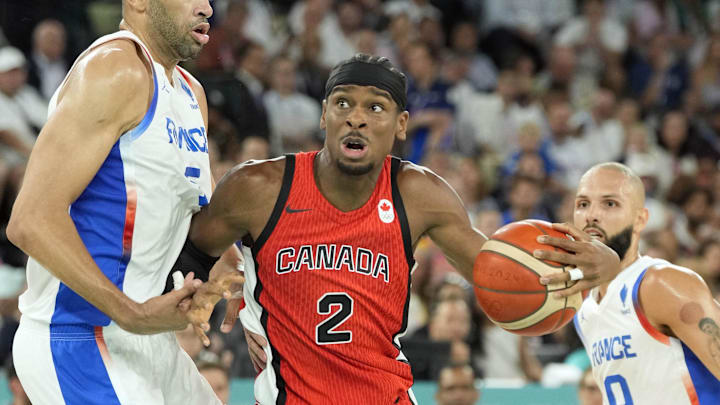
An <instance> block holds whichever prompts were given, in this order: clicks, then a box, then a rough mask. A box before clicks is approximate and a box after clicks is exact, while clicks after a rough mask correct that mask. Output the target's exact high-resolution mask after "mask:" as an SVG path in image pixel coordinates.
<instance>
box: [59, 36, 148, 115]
mask: <svg viewBox="0 0 720 405" xmlns="http://www.w3.org/2000/svg"><path fill="white" fill-rule="evenodd" d="M140 52H141V51H140V50H139V48H138V47H137V45H135V43H134V42H133V41H132V40H130V39H116V40H113V41H109V42H107V43H104V44H101V45H99V46H97V47H95V48H93V49H91V50H90V51H89V52H87V53H86V54H85V55H83V56H82V57H81V59H80V60H79V61H78V63H77V65H76V66H75V68H74V69H73V72H72V73H71V74H70V77H69V80H68V84H67V85H66V88H65V89H63V93H66V94H63V93H61V94H60V97H61V98H62V97H63V96H64V95H67V94H69V92H68V91H67V87H68V86H70V87H72V88H73V91H78V90H80V91H82V90H87V91H92V92H93V94H97V95H98V96H101V95H102V96H106V95H107V94H112V95H113V97H111V98H109V100H118V101H120V100H123V99H124V100H123V102H125V101H126V99H127V98H132V97H133V96H139V95H142V96H143V97H144V96H145V94H146V90H148V89H149V86H150V84H151V83H152V77H151V73H150V72H151V70H150V69H151V68H150V64H149V62H148V61H147V60H146V59H145V57H144V56H142V55H141V54H140ZM98 90H102V91H98ZM95 92H97V93H95Z"/></svg>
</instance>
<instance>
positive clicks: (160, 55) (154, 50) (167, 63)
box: [120, 20, 180, 83]
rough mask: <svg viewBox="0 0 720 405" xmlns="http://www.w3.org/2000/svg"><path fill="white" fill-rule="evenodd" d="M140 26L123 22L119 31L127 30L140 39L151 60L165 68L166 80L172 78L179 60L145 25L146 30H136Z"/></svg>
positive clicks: (158, 36) (159, 36) (160, 37)
mask: <svg viewBox="0 0 720 405" xmlns="http://www.w3.org/2000/svg"><path fill="white" fill-rule="evenodd" d="M146 24H147V23H146ZM140 25H141V24H140V23H134V24H132V25H131V24H129V23H128V22H127V21H126V20H123V21H122V22H121V23H120V29H124V30H128V31H130V32H132V33H133V34H135V35H136V36H137V37H138V38H140V40H141V41H142V42H143V43H144V44H145V46H147V48H148V52H150V55H152V57H153V59H154V60H155V61H156V62H157V63H159V64H161V65H162V66H163V67H164V68H165V75H166V76H167V77H168V78H170V77H172V71H173V69H175V66H177V64H178V62H180V59H178V58H177V57H176V56H174V52H173V50H172V48H171V47H170V46H169V45H168V44H167V43H166V42H164V41H163V40H162V36H161V35H150V34H149V33H148V30H149V29H150V28H149V27H148V26H147V25H146V26H145V28H146V29H145V30H141V29H138V28H139V26H140ZM171 83H172V82H171Z"/></svg>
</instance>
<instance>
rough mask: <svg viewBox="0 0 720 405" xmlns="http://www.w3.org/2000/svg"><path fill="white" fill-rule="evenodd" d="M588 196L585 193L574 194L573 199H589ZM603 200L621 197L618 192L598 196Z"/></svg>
mask: <svg viewBox="0 0 720 405" xmlns="http://www.w3.org/2000/svg"><path fill="white" fill-rule="evenodd" d="M589 198H590V197H588V196H586V195H585V194H578V195H576V196H575V199H576V200H577V199H589ZM600 198H602V199H603V200H607V199H611V200H620V199H622V197H621V196H620V194H603V195H601V196H600Z"/></svg>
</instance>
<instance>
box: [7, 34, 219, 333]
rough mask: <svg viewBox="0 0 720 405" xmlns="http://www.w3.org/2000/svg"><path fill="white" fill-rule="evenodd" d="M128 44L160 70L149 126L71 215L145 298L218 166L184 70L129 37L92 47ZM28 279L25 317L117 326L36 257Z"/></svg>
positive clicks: (103, 262)
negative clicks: (159, 60)
mask: <svg viewBox="0 0 720 405" xmlns="http://www.w3.org/2000/svg"><path fill="white" fill-rule="evenodd" d="M121 38H122V39H129V40H131V41H134V42H135V43H136V44H138V45H139V47H140V48H141V49H142V51H143V52H141V53H142V54H143V55H144V56H145V57H146V58H147V60H148V61H149V62H150V64H151V66H152V70H153V72H152V73H153V75H152V76H153V97H152V101H151V103H150V106H149V108H148V109H147V112H146V114H145V116H144V117H143V119H142V121H141V122H140V124H139V125H138V126H137V127H135V128H133V129H132V130H130V131H128V132H126V133H124V134H123V135H122V136H121V137H120V138H119V140H118V141H117V142H116V143H115V145H113V147H112V150H111V151H110V153H109V155H108V156H107V158H106V159H105V161H104V162H103V164H102V166H101V167H100V169H99V170H98V172H97V174H96V175H95V177H94V178H93V179H92V180H91V181H90V184H88V186H87V188H86V189H85V190H84V191H83V193H82V194H81V195H80V197H78V199H77V200H76V201H75V202H73V204H72V205H71V206H70V216H71V218H72V220H73V222H74V224H75V227H76V228H77V231H78V233H79V234H80V237H81V238H82V240H83V242H84V244H85V246H86V248H87V250H88V251H89V252H90V254H91V256H92V257H93V259H94V260H95V263H97V265H98V267H100V269H101V270H102V272H103V273H104V274H105V276H107V277H108V278H109V279H110V281H112V282H113V283H114V284H115V285H117V287H118V288H120V289H121V290H123V291H124V292H125V294H126V295H128V296H129V297H130V298H131V299H133V300H135V301H137V302H144V301H146V300H147V299H149V298H151V297H154V296H157V295H159V294H160V293H161V292H162V290H163V289H164V287H165V280H166V277H167V275H168V273H169V272H170V268H171V266H172V265H173V263H174V262H175V260H176V259H177V257H178V255H179V254H180V250H181V249H182V246H183V244H184V241H185V239H186V237H187V233H188V230H189V227H190V219H191V217H192V214H193V213H194V212H196V211H197V210H199V208H200V207H201V206H202V205H204V204H206V203H207V200H208V199H209V198H210V193H211V180H210V163H209V159H208V152H207V149H208V148H207V146H208V144H207V131H206V128H205V124H204V122H203V118H202V114H201V113H200V107H199V105H198V101H197V98H196V96H195V94H194V93H193V91H192V87H191V85H190V83H189V77H190V76H189V74H188V73H187V72H185V71H184V70H182V69H181V68H179V67H178V68H177V69H175V70H173V73H172V77H170V78H168V77H167V75H166V74H165V69H164V68H163V66H162V65H160V64H159V63H156V62H155V61H154V60H153V58H152V56H151V55H150V53H149V52H148V49H147V47H146V46H145V45H144V44H143V43H142V42H141V41H140V39H139V38H138V37H136V36H135V35H134V34H132V33H131V32H129V31H119V32H116V33H114V34H111V35H107V36H104V37H102V38H100V39H98V40H97V41H95V43H93V44H92V45H91V46H90V48H88V50H90V49H92V48H95V47H97V46H99V45H101V44H104V43H107V42H109V41H112V40H117V39H121ZM87 52H88V51H87V50H86V51H85V53H87ZM85 53H83V55H81V56H80V57H79V58H78V60H79V59H80V58H82V57H83V56H84V55H85ZM76 63H77V62H76ZM73 67H74V66H73ZM71 71H72V69H71ZM68 75H69V74H68ZM65 80H66V81H67V77H66V79H65ZM64 84H65V82H63V84H62V85H61V86H60V88H62V87H63V86H64ZM60 88H59V89H58V90H57V91H56V92H55V95H54V96H53V98H52V99H51V100H50V105H49V111H48V113H49V114H52V113H53V111H54V110H55V107H56V103H57V97H58V94H59V92H60ZM106 96H107V97H108V98H110V97H113V95H112V94H107V95H106ZM85 135H86V136H88V137H91V136H93V134H85ZM67 158H68V159H72V156H67ZM27 278H28V290H27V291H26V292H25V293H24V294H23V295H22V296H21V297H20V310H21V311H22V313H23V317H29V318H32V319H35V320H37V321H41V322H47V323H50V324H51V327H52V326H53V325H56V326H60V325H66V324H90V325H95V326H105V325H108V324H109V323H110V319H109V318H108V317H107V316H106V315H105V314H104V313H102V312H100V311H99V310H98V309H97V308H95V307H94V306H93V305H91V304H90V303H88V302H87V301H85V300H84V299H83V298H82V297H80V296H79V295H77V294H75V292H73V291H72V290H70V289H69V288H68V287H67V286H66V285H65V284H63V283H61V282H60V280H58V279H57V278H56V277H54V276H53V275H52V274H50V272H48V271H47V270H46V269H45V268H43V267H42V266H41V265H40V264H39V263H38V262H36V261H35V260H33V259H32V258H30V260H29V261H28V265H27Z"/></svg>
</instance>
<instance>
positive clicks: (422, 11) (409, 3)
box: [385, 0, 441, 24]
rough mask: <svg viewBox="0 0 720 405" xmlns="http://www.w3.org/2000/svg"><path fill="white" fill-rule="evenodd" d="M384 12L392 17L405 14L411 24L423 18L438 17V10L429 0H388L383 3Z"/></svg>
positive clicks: (417, 22)
mask: <svg viewBox="0 0 720 405" xmlns="http://www.w3.org/2000/svg"><path fill="white" fill-rule="evenodd" d="M385 14H387V15H389V16H391V17H394V16H396V15H398V14H405V15H407V16H408V18H409V19H410V22H411V23H412V24H420V22H421V21H422V20H423V19H424V18H432V19H436V20H437V19H439V18H440V17H441V15H440V10H438V9H437V8H435V7H434V6H433V5H432V4H430V1H429V0H390V1H388V2H387V3H386V4H385Z"/></svg>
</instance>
